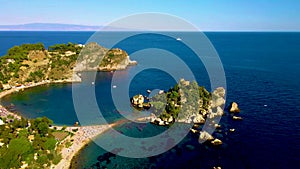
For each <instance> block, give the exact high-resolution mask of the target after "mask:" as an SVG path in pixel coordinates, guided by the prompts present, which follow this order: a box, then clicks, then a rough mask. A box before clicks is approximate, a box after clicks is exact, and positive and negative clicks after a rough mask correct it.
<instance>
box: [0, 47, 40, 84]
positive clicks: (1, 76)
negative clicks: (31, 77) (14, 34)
mask: <svg viewBox="0 0 300 169" xmlns="http://www.w3.org/2000/svg"><path fill="white" fill-rule="evenodd" d="M33 50H41V51H44V50H45V47H44V45H43V44H42V43H36V44H23V45H21V46H14V47H12V48H10V49H9V50H8V51H7V54H6V55H4V56H3V57H1V58H0V67H1V69H0V81H1V82H2V83H4V84H5V83H8V81H9V80H10V79H11V78H19V71H20V68H21V66H23V64H22V63H23V61H24V60H28V59H29V58H28V54H29V52H30V51H33Z"/></svg>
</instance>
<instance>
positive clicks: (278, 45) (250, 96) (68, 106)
mask: <svg viewBox="0 0 300 169" xmlns="http://www.w3.org/2000/svg"><path fill="white" fill-rule="evenodd" d="M93 34H94V32H30V31H26V32H25V31H24V32H22V31H18V32H13V31H2V32H0V55H1V56H3V55H5V53H6V52H7V50H8V49H9V48H11V47H13V46H15V45H21V44H23V43H37V42H42V43H44V44H45V46H46V47H48V46H50V45H54V44H58V43H68V42H72V43H81V44H85V43H86V42H87V41H89V38H90V37H91V36H92V35H93ZM173 34H175V35H176V36H178V37H181V39H182V40H176V39H175V40H174V39H173V40H170V39H169V37H166V36H157V34H155V33H149V34H147V35H143V34H142V35H138V36H136V37H134V38H132V39H130V41H129V43H126V42H120V43H117V45H115V46H114V47H118V48H121V49H124V50H126V51H127V52H128V54H129V55H130V57H131V59H132V60H136V61H137V62H138V65H136V66H131V67H129V68H128V69H126V70H122V71H116V72H99V73H97V74H96V75H95V77H94V74H93V73H91V72H86V73H83V74H82V77H83V79H84V81H83V83H82V84H49V85H43V86H38V87H35V88H30V89H27V90H24V91H20V92H18V93H14V94H12V95H9V96H6V97H4V98H2V99H1V104H3V105H5V106H9V107H11V108H12V109H13V110H14V111H17V112H20V114H21V115H23V116H25V117H28V118H36V117H42V116H47V117H48V118H50V119H52V120H53V121H54V123H55V124H56V125H73V124H74V122H76V121H80V119H78V116H77V114H76V111H75V108H74V100H73V99H72V92H74V86H75V88H76V87H80V86H84V87H89V86H92V87H94V89H95V92H94V93H95V96H96V100H97V103H98V106H99V107H100V109H101V113H102V114H103V117H104V118H105V119H106V121H107V122H108V123H113V122H116V121H119V120H120V119H123V118H124V117H123V116H122V113H123V112H121V111H120V110H118V108H117V106H116V105H115V104H114V100H113V95H112V91H113V90H114V89H113V88H112V85H115V84H114V83H115V82H118V84H117V85H116V86H115V88H116V89H118V88H120V87H121V84H125V83H127V82H128V81H127V80H128V79H131V82H130V84H129V87H128V92H127V94H128V95H129V96H130V97H132V96H134V95H135V94H138V93H141V94H143V95H147V92H146V90H147V89H151V90H154V89H159V90H165V91H167V90H168V89H169V88H170V87H172V86H173V85H174V84H176V82H177V81H178V79H176V78H174V77H173V76H172V75H171V74H169V73H168V72H167V71H163V70H160V69H158V68H155V67H154V68H149V69H144V70H143V68H144V67H146V66H149V65H150V67H151V63H154V62H151V61H149V62H146V63H145V62H144V61H145V58H148V59H149V58H154V60H157V62H158V63H161V65H163V66H165V67H167V68H169V69H167V70H169V71H171V72H175V74H177V75H181V74H180V72H181V70H180V67H176V66H174V62H176V61H175V60H176V59H172V58H171V57H169V56H171V55H172V54H170V53H167V52H166V53H164V52H162V53H161V51H157V50H153V51H147V52H144V53H143V52H141V53H138V52H136V51H137V50H138V49H145V48H149V46H150V47H151V46H154V47H157V46H159V45H160V44H165V46H163V48H164V49H167V50H169V51H172V52H173V54H176V55H178V58H180V59H181V60H182V61H183V62H184V63H185V65H187V66H188V67H189V68H190V70H191V71H192V73H193V75H194V76H193V77H192V76H188V77H185V78H186V79H187V80H192V79H195V80H196V81H197V82H198V84H199V85H200V86H205V87H206V88H207V89H208V90H209V91H212V90H213V88H212V85H211V83H212V82H211V81H210V78H209V73H208V72H207V71H206V67H205V66H206V65H205V64H203V63H202V62H201V60H200V59H199V58H197V56H195V53H193V52H191V51H189V50H186V49H185V48H184V47H182V46H181V47H180V46H178V45H180V44H181V43H182V42H184V38H182V37H197V36H194V34H195V32H175V33H174V32H173ZM123 35H124V32H118V33H114V34H112V33H107V34H105V35H104V36H105V40H106V41H107V44H105V43H106V41H104V42H103V43H104V44H100V45H103V46H104V47H105V46H106V45H107V46H109V41H110V39H111V40H113V39H116V38H117V37H122V36H123ZM204 35H205V36H206V37H207V38H208V40H209V41H210V43H211V45H212V46H213V47H214V49H215V51H216V52H217V54H218V56H219V58H220V61H221V63H222V68H223V70H224V74H225V80H226V105H225V108H226V107H227V106H228V105H229V103H230V102H232V101H235V102H237V103H238V104H239V108H240V109H241V112H240V113H239V116H241V117H242V118H243V120H241V121H233V120H232V119H231V116H230V115H229V113H228V112H227V111H226V109H225V115H224V116H223V117H222V118H221V121H220V124H221V126H222V127H221V129H220V131H215V132H214V133H213V136H215V137H217V138H219V139H221V140H222V141H223V144H222V145H221V146H211V145H209V144H200V143H199V142H198V138H197V136H196V135H194V134H192V133H189V134H187V135H186V136H185V137H184V138H183V139H182V140H181V141H180V143H179V144H177V145H176V146H174V147H173V148H172V149H170V150H168V151H167V152H164V153H162V154H159V155H155V156H152V157H147V158H129V157H123V156H119V155H115V154H113V153H110V152H107V151H106V150H105V149H104V148H102V147H100V146H98V145H97V144H95V143H94V142H91V143H89V144H88V145H87V146H85V147H84V148H83V149H82V150H81V151H80V153H79V154H78V155H77V157H76V158H75V159H73V164H72V168H128V169H131V168H161V169H163V168H180V169H181V168H199V169H202V168H203V169H209V168H213V167H216V166H220V167H222V169H252V168H255V169H262V168H263V169H276V168H278V169H285V168H299V164H298V161H299V159H300V144H299V140H300V123H299V121H300V88H299V84H300V78H299V77H300V33H299V32H204ZM199 45H201V44H199ZM146 60H147V59H146ZM137 71H140V72H139V73H136V72H137ZM176 72H177V73H176ZM114 80H115V81H114ZM91 82H92V83H91ZM114 97H115V96H114ZM126 104H128V105H129V106H130V103H129V100H128V103H126ZM87 109H88V110H89V111H96V110H94V109H93V108H89V107H88V106H87ZM130 110H131V109H128V110H126V111H128V112H126V113H125V114H126V115H128V114H130V113H139V112H136V111H134V112H130ZM90 121H91V124H93V123H97V119H95V118H93V117H92V118H90ZM231 128H234V129H235V131H234V132H229V131H228V130H229V129H231ZM115 130H117V131H119V132H120V133H122V134H124V135H127V136H130V137H137V138H139V137H150V136H154V135H157V134H159V133H162V132H164V131H166V130H168V128H167V127H159V126H155V125H152V124H147V123H133V122H130V121H128V122H124V123H122V124H120V125H118V126H116V127H115ZM96 139H99V140H101V139H104V138H102V137H101V135H100V136H98V137H97V138H96ZM132 148H133V149H134V147H132Z"/></svg>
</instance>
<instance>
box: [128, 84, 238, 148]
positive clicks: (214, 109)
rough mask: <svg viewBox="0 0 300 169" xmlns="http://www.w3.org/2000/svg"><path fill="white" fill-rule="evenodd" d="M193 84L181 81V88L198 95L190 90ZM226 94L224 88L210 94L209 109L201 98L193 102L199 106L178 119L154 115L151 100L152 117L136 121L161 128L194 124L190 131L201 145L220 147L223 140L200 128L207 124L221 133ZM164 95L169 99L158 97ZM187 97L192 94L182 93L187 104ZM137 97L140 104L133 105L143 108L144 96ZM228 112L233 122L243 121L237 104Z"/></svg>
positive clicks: (187, 110)
mask: <svg viewBox="0 0 300 169" xmlns="http://www.w3.org/2000/svg"><path fill="white" fill-rule="evenodd" d="M191 84H192V83H191V82H189V81H185V80H184V79H181V80H180V81H179V86H181V87H187V88H188V89H189V92H196V93H197V92H198V91H196V90H191V89H190V88H189V85H191ZM197 87H199V86H198V85H197ZM149 91H150V90H149ZM179 91H180V90H179ZM225 92H226V91H225V89H224V88H223V87H218V88H216V89H215V90H214V91H213V92H212V93H211V94H210V97H208V98H209V102H208V104H207V107H205V106H204V104H203V100H204V99H205V98H203V97H199V98H198V100H197V101H195V100H193V102H194V103H195V102H196V103H199V104H194V105H188V106H186V107H188V109H185V110H184V112H188V113H185V114H184V115H183V116H180V115H179V116H178V117H174V116H172V115H170V116H167V117H166V115H165V114H158V115H157V114H155V113H153V105H151V98H150V101H149V103H148V104H150V111H152V113H151V114H150V116H148V117H142V118H139V119H136V121H137V122H150V123H152V124H155V125H159V126H170V125H172V124H173V123H175V122H177V123H189V124H194V126H193V127H192V128H191V129H190V131H191V133H193V134H197V135H198V141H199V143H203V142H207V143H209V144H211V145H214V146H219V145H222V144H223V142H222V140H221V139H220V138H214V137H213V136H212V133H209V132H207V131H205V129H201V128H199V126H203V125H204V124H205V125H207V126H209V128H210V130H211V129H213V130H215V129H219V131H221V130H220V129H221V128H222V126H221V125H220V124H218V122H219V121H220V118H221V117H222V116H225V115H226V113H225V112H224V108H225V103H226V101H225ZM148 93H149V92H148ZM162 94H164V95H166V97H168V95H169V93H158V94H157V95H162ZM186 95H191V93H184V92H181V93H180V97H181V98H180V100H181V101H182V100H183V102H187V98H186ZM137 96H139V100H140V102H132V104H133V106H134V107H139V108H142V107H143V106H141V105H143V104H145V103H144V102H143V101H144V99H143V98H141V97H143V96H141V95H137ZM168 104H170V103H166V104H165V105H168ZM177 104H178V106H179V107H180V108H181V109H184V107H183V106H184V105H183V104H182V103H177ZM193 106H198V107H197V108H196V109H195V107H193ZM138 110H141V109H138ZM225 110H226V109H225ZM227 110H228V113H229V116H231V117H232V120H242V117H240V116H237V114H238V113H239V112H240V109H239V107H238V104H237V103H236V102H232V103H230V105H229V106H228V107H227ZM181 113H182V112H181ZM168 114H172V113H168ZM234 131H235V129H233V128H231V129H229V130H228V132H234Z"/></svg>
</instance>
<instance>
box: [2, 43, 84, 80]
mask: <svg viewBox="0 0 300 169" xmlns="http://www.w3.org/2000/svg"><path fill="white" fill-rule="evenodd" d="M81 49H82V47H81V46H79V45H77V44H73V43H68V44H57V45H53V46H49V48H48V51H47V50H46V49H45V47H44V45H43V44H42V43H36V44H23V45H20V46H14V47H12V48H10V49H9V50H8V52H7V54H6V55H4V56H3V57H0V67H1V69H0V83H2V84H7V83H9V84H11V85H15V84H16V83H20V84H24V83H26V82H38V81H41V80H46V79H47V80H60V79H65V78H67V77H69V76H70V75H69V74H70V73H69V72H71V71H72V69H73V66H74V64H75V62H76V59H77V57H78V54H79V53H80V50H81Z"/></svg>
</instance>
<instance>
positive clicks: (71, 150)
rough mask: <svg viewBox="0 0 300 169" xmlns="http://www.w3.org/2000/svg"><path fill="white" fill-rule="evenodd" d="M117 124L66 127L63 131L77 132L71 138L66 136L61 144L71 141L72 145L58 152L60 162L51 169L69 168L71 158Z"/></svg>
mask: <svg viewBox="0 0 300 169" xmlns="http://www.w3.org/2000/svg"><path fill="white" fill-rule="evenodd" d="M117 124H118V123H117V122H116V123H113V124H104V125H94V126H81V127H67V128H66V130H65V131H69V132H72V129H78V131H77V132H76V133H75V134H74V135H73V136H70V135H69V136H68V137H67V138H65V139H64V140H63V141H62V142H61V143H62V144H64V143H66V142H68V141H71V140H73V143H72V145H71V146H70V147H65V146H64V148H63V149H62V150H61V151H60V152H61V155H62V159H61V161H60V162H59V163H58V164H57V165H51V166H50V168H51V169H68V168H70V166H71V164H72V161H73V158H74V157H76V155H78V153H79V152H80V151H81V150H82V148H84V147H85V146H86V145H87V144H89V143H90V142H91V141H93V138H95V137H97V136H99V135H101V134H102V133H104V132H106V131H107V130H109V129H110V128H111V127H113V126H115V125H117Z"/></svg>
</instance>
